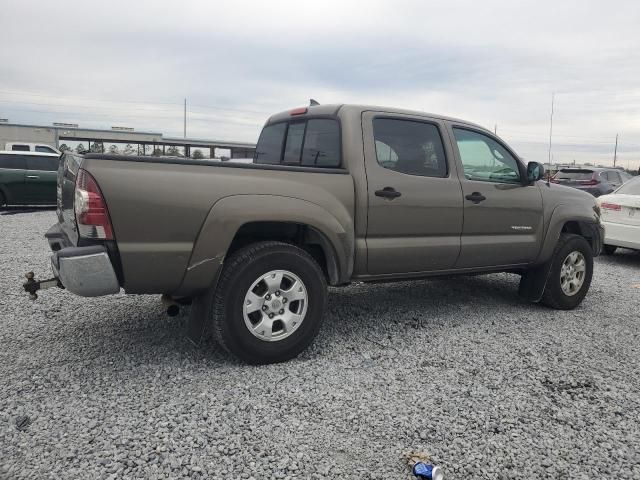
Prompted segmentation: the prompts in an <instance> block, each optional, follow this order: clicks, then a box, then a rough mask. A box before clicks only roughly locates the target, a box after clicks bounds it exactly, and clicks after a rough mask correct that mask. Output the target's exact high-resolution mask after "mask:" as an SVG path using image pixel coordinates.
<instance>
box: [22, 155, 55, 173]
mask: <svg viewBox="0 0 640 480" xmlns="http://www.w3.org/2000/svg"><path fill="white" fill-rule="evenodd" d="M27 170H39V171H41V172H55V171H57V170H58V157H38V156H35V155H33V156H32V155H29V156H28V157H27Z"/></svg>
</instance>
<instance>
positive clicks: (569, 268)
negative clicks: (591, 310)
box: [560, 251, 587, 297]
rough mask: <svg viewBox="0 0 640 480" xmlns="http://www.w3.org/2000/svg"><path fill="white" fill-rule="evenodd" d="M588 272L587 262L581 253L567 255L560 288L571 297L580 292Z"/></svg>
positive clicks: (562, 269)
mask: <svg viewBox="0 0 640 480" xmlns="http://www.w3.org/2000/svg"><path fill="white" fill-rule="evenodd" d="M586 272H587V262H586V260H585V258H584V255H583V254H582V253H581V252H578V251H574V252H571V253H570V254H569V255H567V257H566V258H565V259H564V262H562V267H561V269H560V286H561V287H562V291H563V292H564V294H565V295H567V296H569V297H571V296H573V295H575V294H576V293H578V292H579V291H580V289H581V288H582V285H583V284H584V278H585V274H586Z"/></svg>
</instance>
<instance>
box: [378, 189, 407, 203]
mask: <svg viewBox="0 0 640 480" xmlns="http://www.w3.org/2000/svg"><path fill="white" fill-rule="evenodd" d="M400 195H402V194H401V193H400V192H398V191H397V190H396V189H395V188H393V187H384V188H383V189H382V190H376V197H382V198H388V199H390V200H391V199H393V198H397V197H399V196H400Z"/></svg>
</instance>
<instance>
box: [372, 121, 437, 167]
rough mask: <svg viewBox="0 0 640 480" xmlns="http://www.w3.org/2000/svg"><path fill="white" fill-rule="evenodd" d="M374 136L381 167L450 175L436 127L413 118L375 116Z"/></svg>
mask: <svg viewBox="0 0 640 480" xmlns="http://www.w3.org/2000/svg"><path fill="white" fill-rule="evenodd" d="M373 136H374V139H375V142H376V159H377V160H378V164H380V166H382V167H384V168H388V169H389V170H394V171H396V172H400V173H406V174H408V175H419V176H422V177H446V176H447V161H446V158H445V155H444V147H443V145H442V138H441V137H440V132H439V130H438V127H437V126H435V125H433V124H431V123H425V122H418V121H414V120H404V119H402V120H401V119H395V118H376V119H374V121H373Z"/></svg>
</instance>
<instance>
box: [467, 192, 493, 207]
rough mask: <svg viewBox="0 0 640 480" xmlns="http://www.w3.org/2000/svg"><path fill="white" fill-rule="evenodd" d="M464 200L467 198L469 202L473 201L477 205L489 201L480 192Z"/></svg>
mask: <svg viewBox="0 0 640 480" xmlns="http://www.w3.org/2000/svg"><path fill="white" fill-rule="evenodd" d="M464 198H466V199H467V200H471V201H472V202H473V203H475V204H476V205H477V204H478V203H480V202H482V201H484V200H486V199H487V197H485V196H484V195H482V194H481V193H480V192H473V193H472V194H471V195H467V196H466V197H464Z"/></svg>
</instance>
